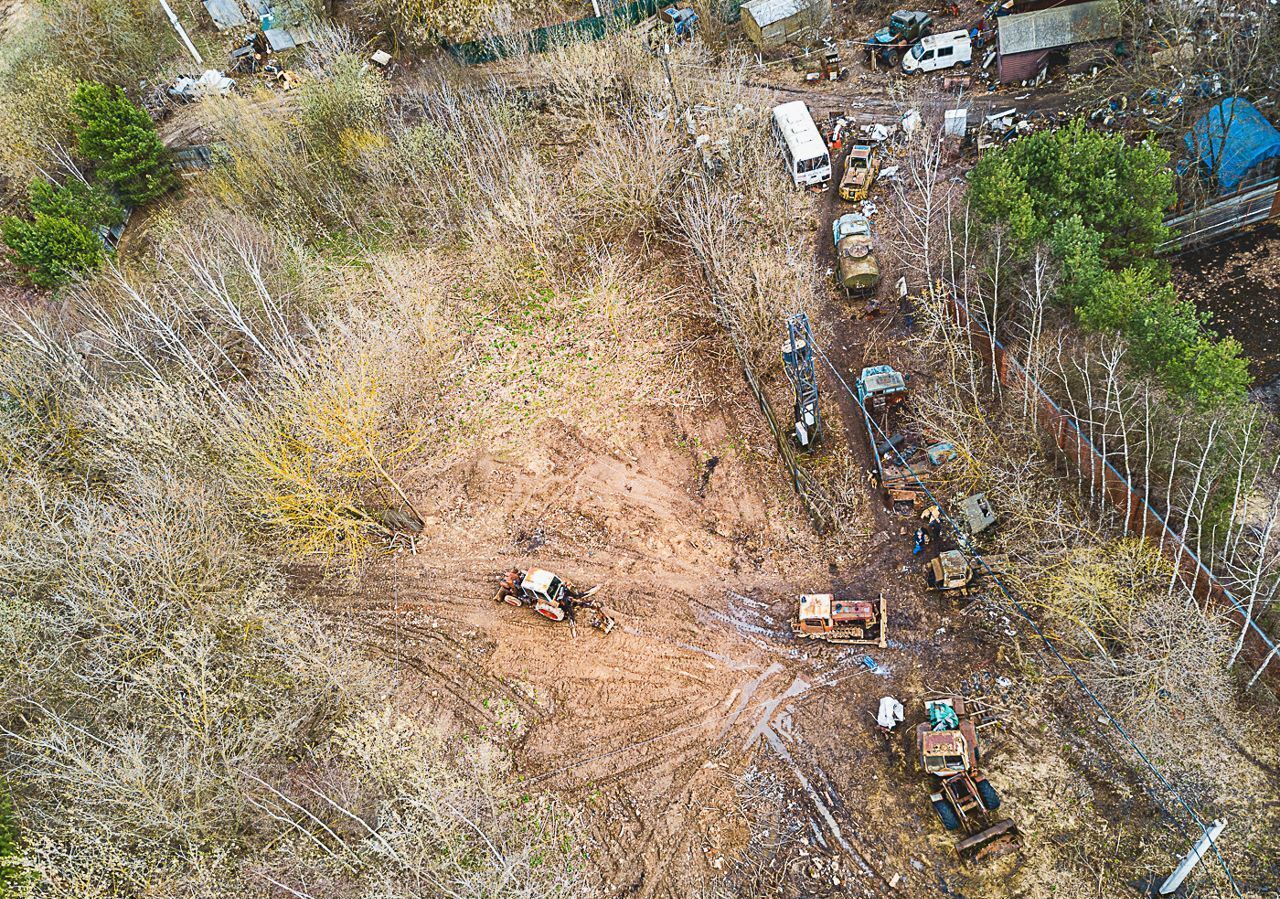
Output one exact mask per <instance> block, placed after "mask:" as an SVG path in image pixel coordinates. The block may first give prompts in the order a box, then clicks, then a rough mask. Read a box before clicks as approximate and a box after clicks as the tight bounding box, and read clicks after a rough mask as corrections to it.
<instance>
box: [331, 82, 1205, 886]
mask: <svg viewBox="0 0 1280 899" xmlns="http://www.w3.org/2000/svg"><path fill="white" fill-rule="evenodd" d="M859 78H861V76H859ZM860 83H861V82H860V81H856V82H853V83H848V84H843V83H837V84H833V85H830V86H821V87H819V88H818V89H817V90H818V92H819V94H820V95H821V96H823V97H824V102H829V103H830V105H831V110H832V111H834V110H836V109H843V110H845V111H848V110H861V111H862V112H865V113H866V114H867V116H868V119H867V120H873V121H874V120H883V119H882V118H881V117H887V116H889V115H890V114H891V112H890V110H891V109H900V107H898V106H897V101H895V100H894V99H893V98H891V97H890V91H889V88H888V87H887V86H883V85H882V86H881V87H880V88H878V89H877V90H876V91H875V92H872V91H868V90H867V89H865V88H863V87H861V86H860ZM800 89H803V90H806V91H808V90H809V88H807V87H805V88H800ZM788 90H791V88H789V87H786V86H771V85H767V84H762V85H761V91H762V96H763V97H766V98H767V97H770V96H777V94H778V92H780V91H781V92H785V91H788ZM934 99H935V101H936V102H938V103H942V102H946V101H945V100H944V98H942V97H941V96H938V95H936V94H935V97H934ZM815 110H816V111H818V112H819V113H821V111H822V109H821V106H820V104H819V105H818V106H815ZM892 114H893V115H894V116H896V115H899V114H900V112H894V113H892ZM859 117H860V120H862V117H861V114H860V116H859ZM874 199H876V201H877V202H879V203H882V204H886V199H885V196H884V189H883V188H881V189H880V191H879V192H878V195H877V196H876V197H875V198H874ZM838 206H839V202H838V200H837V199H836V198H835V196H834V191H831V192H828V193H827V194H826V195H825V196H823V197H821V198H815V202H814V209H813V215H814V228H815V232H816V233H815V242H814V246H815V249H816V251H817V256H816V258H815V265H816V266H817V268H818V270H819V271H825V270H826V269H827V268H829V266H830V264H831V258H830V250H829V248H828V246H827V243H828V242H827V241H825V240H824V239H823V238H824V234H829V231H827V229H828V228H829V226H830V225H829V223H830V221H831V218H832V217H833V215H835V214H836V212H837V207H838ZM886 208H887V206H886ZM884 275H885V276H884V278H883V283H884V290H885V291H891V290H892V284H893V282H894V280H896V278H897V276H898V272H897V271H894V270H893V269H888V270H886V271H885V273H884ZM905 312H906V310H905V309H903V308H900V309H893V308H890V309H889V311H888V313H887V314H886V315H884V316H881V317H879V318H875V319H864V318H861V317H859V316H858V315H857V310H856V309H854V308H853V307H851V306H850V305H849V304H847V303H846V302H844V301H843V300H842V299H841V298H840V297H838V296H837V295H836V294H835V292H834V291H831V292H829V293H828V294H827V296H826V298H825V302H824V304H823V306H822V308H820V309H818V310H815V311H814V316H815V326H816V328H817V331H818V333H819V334H820V335H822V337H821V339H822V340H823V341H824V343H825V346H826V348H827V349H828V350H829V351H830V353H831V355H832V358H833V359H834V361H835V363H836V365H837V366H838V367H839V368H840V370H841V371H842V373H844V375H845V377H846V379H847V380H849V381H850V382H852V379H853V377H855V376H856V374H857V372H858V371H859V370H860V369H861V367H863V366H864V365H870V364H877V363H881V362H889V363H892V364H895V365H897V366H899V367H902V368H904V369H907V370H910V365H911V361H912V360H911V359H910V356H909V354H908V352H907V349H906V343H905V338H906V336H907V333H908V327H909V326H908V322H907V320H906V316H905ZM693 364H695V365H698V366H700V367H701V369H702V372H701V378H700V380H701V382H702V384H703V385H704V388H705V389H706V390H708V391H710V392H711V393H712V394H713V395H714V397H715V399H714V402H713V403H712V404H711V406H710V407H709V408H708V409H706V410H702V411H697V412H696V413H695V412H691V411H687V410H683V409H678V408H673V407H667V406H652V407H649V408H648V409H647V410H646V411H645V412H644V413H643V414H641V415H639V416H633V418H632V420H631V421H629V426H630V428H629V432H630V433H631V434H634V435H635V436H634V437H630V438H628V439H627V440H626V441H625V442H623V443H622V444H621V446H618V445H617V444H616V443H615V445H614V446H613V448H609V447H606V446H604V445H601V444H600V443H599V442H597V441H593V440H591V439H588V438H586V437H584V436H583V435H582V434H581V433H580V432H579V431H578V430H577V429H576V428H575V427H574V426H573V424H572V423H571V422H568V421H559V422H557V423H556V424H555V425H554V426H553V427H551V428H549V429H545V430H543V431H542V432H541V433H539V434H538V435H537V438H536V439H530V440H529V441H528V442H527V443H525V444H522V445H520V447H519V448H518V449H512V450H505V451H503V452H488V453H478V454H476V455H474V456H473V457H472V458H470V459H468V460H466V461H465V462H463V463H461V464H458V465H455V466H453V467H451V468H448V469H446V470H444V471H442V472H441V471H432V470H431V469H429V468H428V467H426V464H425V462H424V466H423V468H422V469H421V470H420V471H418V472H417V473H416V475H415V474H414V473H412V472H411V473H410V476H409V483H410V492H411V494H412V497H413V500H414V503H415V505H417V506H418V507H419V508H422V509H430V510H433V512H432V514H431V515H430V517H429V518H428V519H427V524H426V529H425V530H424V533H423V534H422V536H421V537H420V538H419V539H418V540H417V542H416V546H415V547H414V549H413V551H409V550H408V549H404V550H401V551H399V552H398V553H397V555H396V556H395V557H394V558H393V559H391V560H389V561H387V562H386V563H384V564H381V565H379V566H377V567H376V568H375V569H374V570H372V571H370V572H368V573H366V575H365V577H364V580H363V582H362V584H361V589H360V591H359V592H358V593H356V594H352V592H351V591H350V590H349V589H348V588H347V587H346V586H343V585H339V584H335V585H333V586H332V587H329V588H326V589H323V590H319V591H317V592H318V593H320V594H321V595H320V599H321V600H322V602H321V605H322V606H324V607H328V608H330V609H332V610H333V611H334V614H335V615H336V616H340V617H341V619H342V621H343V622H344V623H350V622H355V623H356V625H357V627H358V628H359V629H360V630H361V633H362V634H363V639H364V640H366V642H367V643H368V645H369V646H370V648H371V649H373V650H374V651H376V652H378V653H382V654H385V655H386V656H388V657H390V658H391V659H393V660H394V661H395V662H396V663H397V664H398V665H399V666H400V667H401V670H402V672H403V674H404V677H403V680H402V683H401V688H400V693H399V696H398V697H397V698H398V702H399V703H400V704H401V705H402V706H404V707H405V708H408V709H411V710H413V711H415V712H416V713H417V714H419V715H420V716H422V717H423V718H424V719H425V720H431V721H436V722H438V723H440V724H441V725H442V726H445V727H448V728H451V729H452V731H453V733H455V734H456V736H457V740H458V742H459V747H460V751H465V749H464V747H466V746H467V745H468V744H469V741H470V739H471V735H472V734H480V735H482V736H483V737H484V738H486V739H489V740H492V741H494V742H497V743H499V744H501V745H503V746H504V747H506V748H507V749H508V750H510V751H511V753H512V754H513V756H514V758H515V759H516V763H517V770H518V772H519V774H520V776H521V777H522V778H523V779H524V783H525V784H526V785H527V787H528V788H529V789H531V790H535V789H546V790H551V791H554V792H555V793H557V794H559V795H561V796H563V797H564V798H565V799H567V800H568V801H569V802H570V803H571V804H572V805H573V806H574V807H575V808H577V809H578V810H579V811H580V812H581V814H582V816H583V819H582V820H583V822H584V828H586V829H587V831H588V833H587V834H586V838H585V839H584V846H585V850H586V852H587V853H588V855H589V861H588V864H587V867H588V868H589V870H591V871H594V872H597V873H598V875H599V877H600V879H601V883H600V884H599V886H600V893H601V895H603V896H634V897H671V899H677V897H679V899H683V897H690V896H708V897H709V896H751V897H755V896H780V897H825V896H852V897H887V896H935V895H941V896H967V897H974V899H978V897H1015V896H1016V897H1028V899H1030V897H1036V899H1038V897H1049V896H1055V897H1074V896H1081V897H1083V896H1118V895H1137V893H1136V892H1135V891H1133V890H1132V889H1131V888H1130V885H1132V884H1135V883H1138V882H1140V881H1142V880H1143V879H1144V878H1145V879H1150V878H1152V877H1156V876H1159V875H1162V874H1164V873H1167V871H1168V870H1169V868H1170V867H1171V864H1170V860H1171V859H1172V858H1173V854H1172V851H1171V847H1175V846H1181V847H1185V845H1186V841H1185V840H1184V838H1183V835H1181V834H1179V833H1178V832H1177V830H1176V829H1175V827H1174V826H1173V825H1172V824H1171V823H1170V822H1171V820H1172V819H1170V818H1168V817H1166V816H1164V815H1162V813H1161V810H1160V809H1159V807H1158V806H1157V805H1156V804H1155V803H1153V802H1152V800H1151V799H1150V796H1149V794H1148V793H1147V792H1146V791H1145V788H1144V785H1143V783H1142V781H1141V779H1140V778H1138V777H1137V776H1136V775H1135V773H1134V772H1133V770H1132V768H1131V765H1130V763H1129V761H1127V760H1126V759H1125V757H1124V756H1123V754H1122V753H1120V752H1119V751H1118V747H1117V745H1116V743H1115V740H1114V737H1112V736H1109V735H1108V734H1107V733H1106V732H1105V731H1104V730H1103V729H1102V728H1100V727H1099V726H1098V724H1097V721H1096V713H1094V712H1092V711H1091V710H1090V709H1088V708H1087V707H1086V704H1085V703H1084V701H1083V700H1082V698H1081V696H1080V695H1079V694H1078V693H1077V692H1076V691H1075V690H1074V688H1073V687H1070V686H1069V685H1068V683H1067V682H1066V681H1065V680H1064V679H1063V678H1062V675H1061V672H1060V671H1058V670H1056V669H1054V668H1053V666H1052V665H1050V664H1047V663H1046V662H1045V660H1043V659H1041V658H1040V657H1039V656H1038V655H1037V650H1036V647H1035V644H1034V641H1033V640H1031V639H1029V638H1028V635H1027V634H1026V633H1025V632H1024V631H1023V630H1022V629H1021V628H1020V627H1019V626H1018V625H1017V624H1016V622H1015V621H1014V620H1012V617H1011V613H1010V612H1009V611H1008V610H1006V609H1004V608H1003V607H1001V606H1000V605H998V604H996V603H995V602H994V601H992V600H981V601H979V602H976V603H973V604H971V605H967V606H966V605H964V604H963V603H962V602H961V603H954V602H948V601H944V600H942V599H940V598H938V597H937V596H933V595H930V594H928V593H927V592H926V591H925V590H924V589H923V579H922V578H921V576H920V573H919V562H920V559H918V558H914V559H913V557H912V555H911V541H910V538H909V536H906V535H907V534H908V533H909V531H910V530H911V529H913V528H914V526H915V522H914V519H912V518H902V517H897V516H894V515H891V514H890V513H886V512H884V511H883V509H882V508H881V507H880V505H879V503H878V501H877V500H876V499H875V498H874V497H871V496H870V491H869V490H868V502H867V503H866V504H865V505H864V506H862V507H861V508H862V510H863V511H862V514H861V517H860V518H859V519H858V520H856V521H853V522H851V523H849V524H848V526H847V528H846V531H847V533H846V534H844V535H841V536H840V537H839V539H835V538H825V537H822V536H820V535H818V534H816V533H815V532H814V530H813V528H812V526H811V524H810V523H809V521H808V520H807V519H806V518H805V517H804V515H803V513H802V512H801V510H800V506H799V503H798V502H797V501H796V498H795V497H794V495H793V494H792V493H791V491H790V486H789V484H788V483H787V481H786V479H785V477H784V476H783V475H782V471H781V468H780V466H779V465H778V464H777V462H776V451H775V450H774V448H773V446H772V438H771V437H770V435H769V434H768V432H767V431H766V430H765V429H764V427H763V422H762V420H761V416H760V414H759V412H758V410H757V409H756V408H755V406H754V403H753V402H752V400H751V399H750V395H749V394H748V392H747V390H746V389H745V385H744V384H743V383H742V379H741V375H740V373H739V372H737V371H736V370H735V369H734V368H733V367H732V366H727V365H724V364H722V363H718V362H716V361H714V360H712V359H710V358H696V359H694V362H693ZM822 379H823V380H822V386H823V390H824V402H825V403H827V404H828V406H827V408H828V409H829V410H831V414H829V418H828V421H829V423H830V424H831V426H832V427H835V428H837V429H839V432H838V433H837V434H836V435H834V436H835V437H836V438H838V440H839V442H840V443H841V444H843V445H847V446H849V447H853V448H855V453H856V457H857V458H858V459H859V460H860V463H861V464H862V465H863V466H866V465H867V464H869V462H870V459H869V457H868V455H867V451H866V450H865V449H864V448H863V446H864V445H863V439H864V438H863V435H862V434H861V431H860V426H858V427H856V428H855V427H851V426H852V425H854V424H856V423H857V422H859V419H858V417H857V416H856V415H855V414H854V406H853V403H852V400H851V399H850V398H849V397H848V396H847V395H843V394H842V393H841V388H840V387H839V385H838V383H837V382H836V381H835V379H834V378H833V377H831V376H830V373H828V372H824V373H823V375H822ZM535 565H536V566H539V567H546V568H550V569H552V570H554V571H556V572H558V573H560V574H561V575H563V576H565V577H567V578H569V579H572V580H573V581H576V582H577V583H579V584H601V585H603V586H602V591H601V593H600V594H599V596H600V598H602V599H603V600H604V602H605V604H606V605H607V607H608V608H609V609H610V610H611V611H612V612H613V613H614V614H615V615H616V617H617V619H618V622H619V625H618V627H617V629H615V630H614V632H613V633H612V634H610V635H607V636H606V635H603V634H600V633H598V632H596V631H594V630H592V629H590V628H589V627H586V626H585V625H583V626H579V627H577V628H576V629H575V628H571V627H570V626H568V625H567V624H555V623H551V622H548V621H545V620H543V619H541V618H539V617H538V616H536V615H535V614H534V613H533V612H532V611H530V610H528V609H516V608H512V607H510V606H507V605H504V604H500V603H494V602H493V601H492V598H493V596H494V593H495V591H496V587H497V581H498V578H499V577H500V575H501V573H502V572H503V571H505V570H507V569H509V568H512V567H530V566H535ZM828 590H831V591H833V592H837V593H841V594H845V595H853V596H858V597H866V598H873V597H875V596H876V595H878V594H879V593H881V592H883V593H884V595H885V597H886V599H887V601H888V604H889V609H890V611H889V616H888V620H889V626H888V631H889V637H890V642H889V646H888V648H887V649H885V650H880V649H878V648H876V647H864V646H852V647H848V646H846V647H841V646H836V645H830V644H825V643H820V642H813V641H807V640H804V639H802V638H800V637H799V636H797V635H796V634H795V632H794V631H793V629H792V627H791V620H792V617H793V615H794V613H795V603H796V597H797V596H798V595H799V594H800V593H804V592H826V591H828ZM953 692H954V693H956V694H959V695H964V696H967V697H970V698H972V699H976V700H978V701H980V702H983V703H986V704H988V705H989V706H991V707H992V709H993V710H994V711H995V713H996V716H995V717H996V720H995V721H994V723H992V724H991V725H990V726H989V727H987V728H985V729H984V730H983V732H982V738H983V757H982V761H983V767H984V769H985V771H986V773H987V774H988V776H989V777H990V779H991V781H992V783H993V784H995V786H996V787H997V789H998V790H999V791H1000V792H1001V794H1002V795H1003V797H1004V799H1005V805H1004V807H1003V809H1002V814H1004V813H1006V812H1007V813H1008V814H1009V815H1010V816H1012V817H1013V818H1014V819H1015V820H1016V821H1017V822H1018V825H1019V828H1020V829H1021V831H1022V833H1023V848H1022V850H1021V851H1020V852H1016V853H1013V854H1011V855H1009V856H1006V857H1004V858H1002V859H999V860H996V861H994V862H993V863H991V864H989V865H984V866H970V865H967V864H965V863H963V862H961V860H960V859H959V858H958V856H957V854H956V851H955V848H954V841H953V840H952V838H951V836H950V835H948V834H947V833H946V832H944V831H943V829H942V827H941V825H940V824H939V823H938V821H937V819H936V817H935V815H934V814H933V811H932V809H931V808H930V806H929V801H928V787H927V785H926V783H925V782H924V777H923V775H922V773H921V772H920V771H919V768H918V764H917V763H916V761H915V757H914V747H913V745H912V744H911V742H910V732H911V730H912V728H913V727H914V724H915V723H916V722H918V721H919V720H921V717H922V707H921V703H922V700H923V699H925V698H927V697H929V696H932V695H938V694H940V693H953ZM886 695H891V696H894V697H897V698H898V699H899V700H901V701H902V702H903V704H904V705H905V706H906V709H907V721H906V723H905V725H904V726H902V727H900V728H899V731H900V733H899V734H897V735H895V736H894V738H893V739H891V740H889V741H885V740H884V739H882V738H881V736H880V735H879V734H878V732H877V731H876V729H875V727H874V718H873V716H874V712H875V709H876V707H877V706H878V703H879V700H880V698H881V697H882V696H886ZM1178 851H1181V849H1179V850H1178ZM1120 859H1123V860H1124V863H1123V870H1116V869H1117V868H1118V867H1119V865H1118V862H1119V860H1120ZM1202 895H1213V894H1209V893H1202Z"/></svg>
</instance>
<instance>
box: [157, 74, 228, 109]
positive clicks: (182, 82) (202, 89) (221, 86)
mask: <svg viewBox="0 0 1280 899" xmlns="http://www.w3.org/2000/svg"><path fill="white" fill-rule="evenodd" d="M233 87H235V82H234V81H232V80H231V79H230V78H228V77H227V76H226V75H225V74H224V73H222V72H219V71H216V70H214V69H206V70H205V71H204V73H203V74H202V75H201V76H200V77H199V78H192V77H191V76H189V75H183V76H182V77H181V78H179V79H178V80H177V81H175V82H173V84H171V85H170V86H169V88H168V90H167V91H166V93H168V95H169V96H170V97H172V98H173V99H175V100H180V101H182V102H184V103H192V102H194V101H196V100H201V99H204V98H205V97H225V96H227V95H228V94H230V93H231V89H232V88H233Z"/></svg>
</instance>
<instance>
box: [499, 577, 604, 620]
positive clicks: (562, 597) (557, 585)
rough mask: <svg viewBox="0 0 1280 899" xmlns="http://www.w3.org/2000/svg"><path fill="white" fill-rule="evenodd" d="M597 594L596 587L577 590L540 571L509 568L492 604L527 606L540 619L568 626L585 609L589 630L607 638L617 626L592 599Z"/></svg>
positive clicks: (569, 584)
mask: <svg viewBox="0 0 1280 899" xmlns="http://www.w3.org/2000/svg"><path fill="white" fill-rule="evenodd" d="M599 590H600V587H599V586H598V585H597V586H595V587H592V588H591V589H590V590H579V589H578V588H577V587H575V586H574V585H573V584H572V583H570V582H569V581H566V580H564V579H563V578H561V577H560V576H559V575H556V574H553V573H552V572H550V571H547V570H546V569H544V568H530V569H529V570H528V571H520V570H518V569H515V568H513V569H511V570H510V571H508V572H507V573H506V574H505V575H503V577H502V581H501V583H500V585H499V587H498V594H497V595H496V596H495V597H494V601H495V602H505V603H508V604H509V605H513V606H527V607H529V608H532V609H533V610H534V611H535V612H537V613H538V614H539V615H541V616H543V617H544V618H549V619H551V620H552V621H566V620H567V621H568V622H569V623H570V624H573V623H574V622H575V621H576V618H577V612H578V610H579V609H586V610H588V611H589V612H590V613H591V622H590V623H591V626H592V627H595V628H599V629H600V630H602V631H604V632H605V633H606V634H607V633H609V632H610V631H611V630H613V629H614V627H615V626H616V625H617V622H616V621H614V619H613V617H612V616H611V615H609V613H607V612H606V611H605V610H604V606H603V605H601V604H600V601H599V600H598V599H593V598H592V597H593V596H595V594H596V593H597V592H598V591H599Z"/></svg>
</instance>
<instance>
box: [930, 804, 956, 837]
mask: <svg viewBox="0 0 1280 899" xmlns="http://www.w3.org/2000/svg"><path fill="white" fill-rule="evenodd" d="M933 810H934V811H935V812H937V813H938V820H940V821H941V822H942V826H943V827H945V828H946V829H947V830H955V829H956V828H957V827H959V826H960V816H959V815H957V814H956V810H955V809H953V808H952V807H951V803H950V802H947V800H945V799H935V800H933Z"/></svg>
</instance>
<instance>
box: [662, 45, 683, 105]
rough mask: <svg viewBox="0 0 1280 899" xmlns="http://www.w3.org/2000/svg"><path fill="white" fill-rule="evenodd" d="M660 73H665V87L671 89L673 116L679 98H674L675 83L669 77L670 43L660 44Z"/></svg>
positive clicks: (678, 103)
mask: <svg viewBox="0 0 1280 899" xmlns="http://www.w3.org/2000/svg"><path fill="white" fill-rule="evenodd" d="M662 71H664V72H666V73H667V87H669V88H671V111H672V114H673V115H674V114H675V110H676V107H678V106H679V105H680V98H679V97H677V96H676V82H675V80H674V79H673V78H672V77H671V43H670V42H669V41H664V42H663V44H662Z"/></svg>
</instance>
